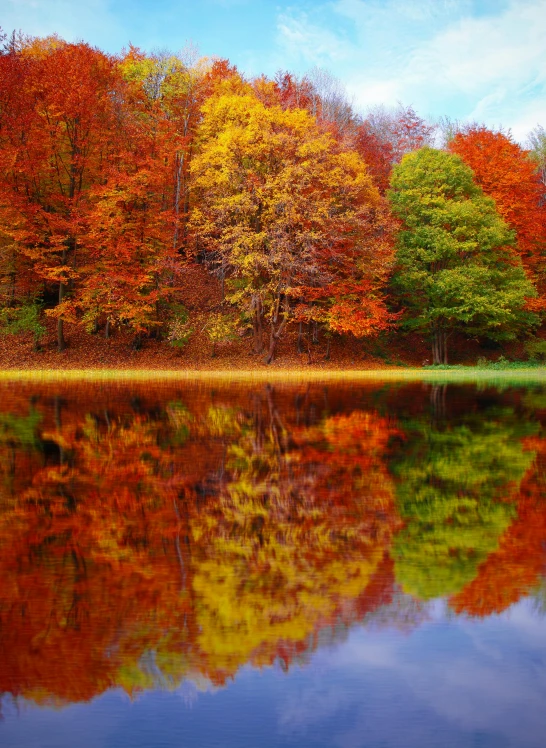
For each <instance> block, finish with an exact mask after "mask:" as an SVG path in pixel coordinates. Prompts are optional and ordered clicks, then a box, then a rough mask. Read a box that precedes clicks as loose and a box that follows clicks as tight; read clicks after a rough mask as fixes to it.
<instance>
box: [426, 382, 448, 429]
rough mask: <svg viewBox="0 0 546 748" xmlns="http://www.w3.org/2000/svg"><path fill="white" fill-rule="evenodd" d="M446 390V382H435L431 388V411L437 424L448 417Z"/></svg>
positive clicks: (433, 420)
mask: <svg viewBox="0 0 546 748" xmlns="http://www.w3.org/2000/svg"><path fill="white" fill-rule="evenodd" d="M446 392H447V385H445V384H434V385H432V389H431V390H430V411H431V416H432V422H433V423H434V424H436V425H438V424H439V423H441V422H443V421H445V418H446Z"/></svg>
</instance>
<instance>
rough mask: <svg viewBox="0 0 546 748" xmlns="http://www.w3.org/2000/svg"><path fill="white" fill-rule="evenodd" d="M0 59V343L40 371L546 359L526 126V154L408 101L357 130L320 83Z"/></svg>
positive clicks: (107, 59) (184, 57)
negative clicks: (393, 355) (293, 357)
mask: <svg viewBox="0 0 546 748" xmlns="http://www.w3.org/2000/svg"><path fill="white" fill-rule="evenodd" d="M1 43H2V50H1V53H0V333H1V335H2V337H5V336H9V338H10V340H17V341H22V344H24V346H25V347H26V349H27V350H28V351H30V352H32V351H34V352H32V353H31V355H32V356H33V358H32V361H33V362H34V368H39V367H40V366H41V363H40V362H41V360H42V359H41V358H40V356H43V355H44V350H47V349H48V348H51V349H52V350H53V349H56V350H58V351H59V352H62V351H64V350H65V348H68V349H70V348H71V346H72V347H74V346H75V345H76V344H75V343H74V341H75V340H78V341H79V343H78V345H80V346H81V351H82V356H83V349H84V347H85V340H86V339H88V340H89V341H91V340H93V341H98V340H100V341H101V343H100V345H102V346H107V345H108V342H109V341H111V340H112V339H114V340H119V341H123V346H125V347H126V348H130V349H132V350H136V349H140V348H142V347H147V346H148V347H150V346H155V347H156V348H154V350H156V349H157V350H159V348H162V349H169V350H173V351H176V352H177V355H179V356H180V359H179V362H178V364H176V365H177V366H191V357H190V358H188V354H186V357H185V351H191V350H192V349H191V345H192V341H194V340H196V339H199V340H205V341H206V346H207V347H208V348H207V355H208V356H211V355H212V356H215V355H217V354H220V355H223V352H225V351H228V352H229V351H231V350H238V349H239V348H241V346H244V349H245V353H246V355H248V354H249V353H250V354H252V355H254V356H255V357H256V358H257V359H259V360H260V361H265V362H266V363H271V362H272V361H274V360H275V357H276V356H278V355H279V350H280V347H281V346H285V349H283V350H288V349H289V350H291V351H293V352H295V353H297V354H301V356H302V360H304V359H305V357H307V361H308V362H309V363H310V362H312V360H313V353H312V346H313V345H314V346H315V348H316V346H317V345H319V346H321V348H320V350H321V357H322V358H323V359H325V360H326V359H328V358H329V357H330V352H331V348H332V349H333V348H335V347H336V346H338V347H339V345H340V344H341V345H342V347H344V350H347V351H349V352H350V354H349V355H352V352H353V351H356V350H358V351H359V350H361V346H362V345H364V344H365V343H366V341H385V340H387V341H390V343H389V344H390V345H393V346H396V344H397V343H396V341H397V340H401V339H405V340H409V341H410V347H412V346H416V345H418V344H419V345H421V344H422V345H423V346H424V350H426V351H427V354H426V355H427V361H428V363H433V364H447V363H448V362H449V361H450V352H451V351H452V350H453V348H455V349H456V350H458V351H460V350H461V347H462V349H463V350H464V348H465V346H466V345H467V342H468V341H474V342H473V345H478V346H480V345H481V346H484V350H488V351H495V352H496V355H497V354H498V352H499V351H500V352H502V351H504V348H503V347H502V346H504V345H506V344H507V343H509V342H510V341H514V340H515V341H518V343H519V344H520V347H521V349H520V354H521V355H522V356H523V357H525V358H526V359H529V360H531V361H540V360H541V359H542V360H543V359H544V357H545V356H546V343H545V341H544V340H543V332H542V331H541V321H542V316H543V314H544V308H545V299H546V295H545V294H546V266H545V260H546V132H545V130H544V129H543V128H542V127H541V126H540V125H537V127H536V128H535V130H534V131H533V132H532V133H530V135H529V142H528V143H527V147H526V148H524V147H522V146H521V145H520V144H518V143H517V142H516V141H515V140H514V139H513V138H512V136H511V134H510V132H509V131H503V130H496V131H494V130H491V129H488V128H487V127H485V126H483V125H481V124H480V123H466V124H464V123H460V122H455V121H449V120H448V119H447V118H446V119H444V120H442V121H441V122H427V121H425V120H424V119H422V118H421V117H420V116H419V115H418V114H417V113H416V112H415V111H414V110H413V108H412V107H411V106H406V105H402V104H400V106H399V107H398V108H397V109H395V110H389V109H381V108H376V109H375V110H372V111H370V112H368V113H367V114H366V115H362V114H359V113H357V112H356V111H355V110H354V108H353V106H352V105H351V103H350V100H349V98H348V96H347V95H346V94H345V92H344V89H343V86H342V84H341V83H339V81H337V80H336V79H335V78H333V77H332V76H331V75H329V74H328V73H326V72H325V71H323V70H320V69H315V70H313V71H311V72H310V73H309V74H308V75H305V76H301V77H298V76H296V75H294V74H292V73H290V72H286V71H281V72H279V73H278V74H277V75H276V76H275V77H274V78H273V79H269V78H267V77H265V76H261V77H256V78H252V79H247V78H245V77H244V76H243V75H242V74H241V73H240V72H239V71H238V70H237V69H236V68H235V67H234V66H232V65H231V64H230V63H229V61H228V60H222V59H207V58H200V57H199V56H198V54H197V53H196V52H195V50H193V49H192V48H187V49H185V50H184V51H183V52H182V53H180V54H178V55H172V54H170V53H167V52H161V53H159V52H157V53H152V54H147V53H145V52H143V51H141V50H140V49H138V48H135V47H132V46H130V47H129V48H128V49H127V50H125V51H124V52H123V53H121V54H119V55H117V56H112V55H109V54H106V53H103V52H102V51H100V50H99V49H96V48H93V47H91V46H89V45H88V44H85V43H83V42H81V43H68V42H65V41H63V40H62V39H60V38H58V37H47V38H31V37H27V36H25V35H23V34H21V33H19V34H12V35H11V36H7V35H3V36H2V42H1ZM13 336H15V337H13ZM412 336H413V337H412ZM81 341H84V342H83V343H82V342H81ZM340 341H341V343H340ZM363 341H364V342H363ZM416 341H417V342H416ZM94 344H95V343H94ZM9 345H12V344H11V343H9ZM78 350H80V349H78ZM313 350H315V349H313ZM77 355H78V354H77V353H76V356H77ZM82 362H83V363H85V360H84V358H82ZM466 362H467V363H475V360H472V361H466ZM57 365H58V366H62V359H58V364H57ZM89 428H92V425H91V424H90V425H89ZM93 428H94V427H93ZM111 436H112V435H110V437H109V438H111ZM154 459H155V458H154Z"/></svg>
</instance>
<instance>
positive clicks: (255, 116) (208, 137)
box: [191, 78, 389, 363]
mask: <svg viewBox="0 0 546 748" xmlns="http://www.w3.org/2000/svg"><path fill="white" fill-rule="evenodd" d="M202 112H203V121H202V123H201V125H200V129H199V133H198V148H199V151H198V153H197V155H196V156H195V157H194V159H193V161H192V166H191V171H192V176H193V179H194V189H195V206H196V207H195V208H194V210H193V213H192V219H191V223H192V226H193V230H194V233H195V240H196V245H197V248H198V251H201V252H205V253H206V255H207V256H208V260H209V262H210V263H211V265H212V266H213V267H214V268H216V269H217V270H218V271H219V272H220V273H221V274H222V276H224V275H225V274H227V276H228V278H229V281H230V282H229V284H228V300H229V301H231V302H232V303H233V304H236V305H237V306H238V307H239V308H240V309H241V310H242V311H243V310H245V311H246V313H247V314H248V313H249V312H250V317H251V319H252V325H253V330H254V351H255V352H256V353H261V351H262V349H263V343H262V328H263V324H264V322H265V323H266V324H268V325H269V328H270V338H269V351H268V355H267V361H268V363H269V362H270V361H271V360H272V359H273V357H274V354H275V348H276V344H277V342H278V340H279V338H280V336H281V334H282V332H283V330H284V329H285V327H286V325H287V324H288V322H289V321H290V320H291V319H294V312H295V310H296V309H298V308H301V305H302V301H303V302H304V303H306V302H307V303H309V300H311V302H312V301H314V300H317V299H319V298H320V301H321V303H322V304H323V305H324V304H325V305H326V306H328V304H330V305H333V304H334V303H335V302H336V301H338V299H336V298H335V293H336V289H340V293H342V294H343V293H344V294H348V295H349V296H350V299H351V302H352V303H351V304H347V305H346V309H347V310H350V311H351V313H354V314H356V315H357V316H358V315H362V314H364V316H365V317H366V319H368V320H370V323H369V324H367V325H361V326H360V328H359V329H360V330H361V331H362V334H371V333H372V332H374V331H375V330H376V329H377V328H378V327H379V328H380V327H381V326H383V325H384V323H385V320H386V318H387V315H386V311H385V307H384V305H383V303H382V300H381V297H380V294H379V292H378V291H379V285H380V282H381V280H383V278H384V275H385V271H386V267H387V265H388V255H389V250H388V247H387V246H386V244H385V242H384V238H383V236H384V233H385V232H384V230H383V229H384V228H385V225H386V218H385V212H384V210H383V204H382V200H381V197H380V195H379V193H378V191H377V189H376V188H375V187H374V186H373V184H372V180H371V178H370V176H369V174H368V170H367V167H366V165H365V163H364V162H363V161H362V160H361V158H360V157H359V156H358V155H357V154H356V153H354V152H348V151H344V150H343V149H342V148H341V147H340V146H339V144H337V143H336V142H335V140H334V139H333V137H332V136H331V135H330V134H328V133H326V132H324V131H321V129H320V128H319V127H318V126H317V124H316V122H315V120H314V118H313V117H312V116H311V115H310V114H309V113H308V112H307V111H304V110H300V109H292V110H285V111H283V109H282V108H281V107H279V106H271V107H267V106H265V105H264V104H263V103H262V102H261V101H260V100H259V99H258V98H257V96H256V95H255V93H254V92H253V91H252V89H251V88H250V87H248V86H246V84H244V83H243V82H242V81H241V80H240V79H236V78H232V79H231V80H227V81H225V82H224V83H223V85H220V86H218V87H217V89H216V93H215V94H214V95H213V96H211V97H210V98H209V99H208V100H207V102H206V103H205V105H204V106H203V109H202ZM347 258H350V262H347ZM346 281H350V283H349V287H347V288H345V287H344V285H343V284H344V283H345V282H346ZM355 299H357V303H356V304H355ZM370 300H373V301H374V303H373V304H370V303H369V301H370ZM298 302H299V303H298ZM334 316H335V315H334ZM323 320H324V321H326V322H327V321H328V315H327V314H325V315H324V316H323ZM337 327H338V328H339V327H340V326H339V325H337ZM349 328H351V326H350V325H349ZM333 329H334V328H333Z"/></svg>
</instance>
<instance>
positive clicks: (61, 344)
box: [57, 250, 66, 353]
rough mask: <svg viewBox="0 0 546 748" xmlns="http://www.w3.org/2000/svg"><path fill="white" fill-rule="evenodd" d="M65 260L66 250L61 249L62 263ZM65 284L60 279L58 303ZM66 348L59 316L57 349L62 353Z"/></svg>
mask: <svg viewBox="0 0 546 748" xmlns="http://www.w3.org/2000/svg"><path fill="white" fill-rule="evenodd" d="M65 261H66V250H63V265H64V263H65ZM65 288H66V286H65V284H64V283H63V282H62V281H60V283H59V304H62V301H63V299H64V292H65ZM65 348H66V341H65V339H64V324H63V320H62V319H61V317H59V319H58V320H57V349H58V351H59V353H62V352H63V351H64V349H65Z"/></svg>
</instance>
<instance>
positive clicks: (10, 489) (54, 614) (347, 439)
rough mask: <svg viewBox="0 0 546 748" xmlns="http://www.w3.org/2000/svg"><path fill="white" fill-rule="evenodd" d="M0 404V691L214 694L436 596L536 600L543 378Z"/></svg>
mask: <svg viewBox="0 0 546 748" xmlns="http://www.w3.org/2000/svg"><path fill="white" fill-rule="evenodd" d="M0 401H1V403H2V413H1V414H0V450H1V457H0V693H4V694H10V695H12V696H14V697H24V698H25V699H27V700H30V701H32V702H34V703H38V704H66V703H72V702H84V701H88V700H89V699H91V698H93V697H94V696H96V695H98V694H100V693H103V692H105V691H107V690H108V689H110V688H112V687H119V688H122V689H124V690H125V691H126V692H127V693H129V694H135V693H137V692H139V691H143V690H146V689H151V688H157V687H160V688H163V689H174V688H177V687H178V686H180V684H181V683H182V682H184V681H192V682H193V683H195V684H198V685H199V686H200V687H203V686H205V685H206V684H209V685H212V686H222V685H223V684H225V683H226V682H227V681H228V680H229V679H232V678H233V677H234V676H235V675H236V674H237V673H238V672H240V670H241V668H242V667H243V666H245V665H251V666H253V667H255V668H261V667H263V666H265V665H271V664H272V663H278V664H279V665H280V666H281V667H282V668H283V669H284V670H290V669H291V667H292V665H293V664H294V663H305V662H307V661H308V660H309V658H310V656H311V654H312V653H313V652H315V651H317V650H318V649H320V648H321V647H323V646H325V645H327V644H329V643H331V642H335V641H341V640H344V639H345V638H346V637H347V636H348V635H349V632H350V631H351V630H352V627H354V624H356V623H358V622H360V623H362V624H364V625H365V626H366V627H367V629H369V630H370V631H372V630H373V631H381V630H383V629H384V628H386V627H393V626H394V627H398V628H400V629H402V630H417V629H418V628H419V627H420V626H422V625H424V622H426V621H428V620H430V616H431V602H430V601H433V600H434V599H436V598H443V599H446V603H445V604H447V606H448V607H449V611H450V614H451V615H454V614H464V615H466V616H473V617H476V616H478V617H483V616H488V615H490V614H491V613H499V612H501V611H503V610H506V609H507V608H508V607H509V606H510V605H512V604H513V603H515V602H517V601H518V600H520V599H522V597H525V596H528V595H530V594H532V595H534V596H535V600H536V601H537V602H536V604H535V605H536V611H537V613H536V614H537V615H538V614H539V613H538V611H539V609H540V610H541V611H542V610H543V603H541V602H540V601H541V600H544V593H543V589H544V588H543V586H542V585H543V581H542V580H543V573H544V559H545V556H544V547H545V544H546V503H545V501H544V496H545V491H544V488H545V486H544V482H545V474H546V470H545V454H546V450H545V439H544V423H545V417H546V409H545V407H544V405H545V404H544V392H543V391H540V390H535V391H533V390H526V391H525V390H517V389H513V390H508V391H506V392H504V393H500V392H498V391H496V390H494V389H484V390H482V391H477V390H476V389H475V388H472V387H464V388H463V387H452V388H449V389H448V390H447V391H446V390H445V389H441V388H431V387H428V386H425V385H411V386H404V387H401V386H391V387H383V388H381V389H374V388H371V387H360V386H359V387H356V386H354V387H336V388H325V387H322V386H318V385H317V386H300V387H294V388H290V387H275V388H272V387H270V386H262V387H257V388H254V389H248V388H247V389H244V388H237V387H228V388H212V387H205V386H201V387H193V388H192V387H180V386H178V387H173V386H167V385H153V386H152V385H149V386H146V387H144V386H142V387H138V386H130V387H129V386H127V387H121V386H119V387H115V386H112V387H105V386H98V385H97V386H87V387H83V386H82V387H70V388H68V387H67V388H59V387H54V386H43V387H32V388H31V387H30V386H23V385H21V386H13V385H12V386H10V387H9V388H8V387H6V386H4V387H3V389H2V392H1V400H0ZM442 604H444V603H442ZM541 606H542V608H541ZM540 614H542V613H540Z"/></svg>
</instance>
